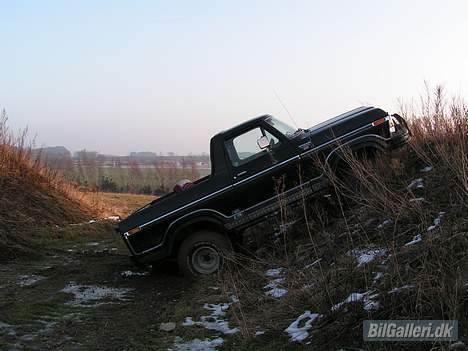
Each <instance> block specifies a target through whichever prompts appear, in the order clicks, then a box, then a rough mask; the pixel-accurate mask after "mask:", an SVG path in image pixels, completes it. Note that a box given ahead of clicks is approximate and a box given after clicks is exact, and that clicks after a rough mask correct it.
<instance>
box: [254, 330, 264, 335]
mask: <svg viewBox="0 0 468 351" xmlns="http://www.w3.org/2000/svg"><path fill="white" fill-rule="evenodd" d="M263 334H265V332H264V331H263V330H257V331H256V332H255V336H259V335H263Z"/></svg>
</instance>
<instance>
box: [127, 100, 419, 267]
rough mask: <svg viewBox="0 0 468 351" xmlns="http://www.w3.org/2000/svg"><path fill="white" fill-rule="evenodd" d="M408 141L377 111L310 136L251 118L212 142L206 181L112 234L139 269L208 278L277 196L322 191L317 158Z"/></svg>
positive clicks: (397, 120)
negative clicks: (173, 268)
mask: <svg viewBox="0 0 468 351" xmlns="http://www.w3.org/2000/svg"><path fill="white" fill-rule="evenodd" d="M409 135H410V131H409V129H408V126H407V124H406V122H405V120H404V119H403V118H402V117H400V116H399V115H396V114H394V115H389V114H388V113H387V112H385V111H383V110H381V109H379V108H375V107H360V108H357V109H354V110H352V111H349V112H346V113H344V114H341V115H339V116H336V117H334V118H332V119H329V120H327V121H325V122H323V123H320V124H318V125H316V126H314V127H312V128H310V129H297V128H293V127H291V126H289V125H287V124H285V123H283V122H281V121H279V120H277V119H275V118H274V117H272V116H269V115H265V116H261V117H257V118H254V119H251V120H249V121H247V122H245V123H242V124H240V125H238V126H236V127H234V128H231V129H229V130H226V131H224V132H221V133H218V134H217V135H215V136H214V137H213V138H212V139H211V143H210V153H211V155H210V157H211V175H209V176H207V177H204V178H201V179H199V180H197V181H195V182H194V183H192V184H189V185H190V186H184V187H179V191H174V192H172V193H170V194H168V195H165V196H163V197H161V198H158V199H156V200H154V201H152V202H151V203H149V204H147V205H146V206H144V207H143V208H141V209H139V210H137V211H136V212H134V213H133V214H131V215H130V216H129V217H128V218H126V219H124V220H123V221H121V222H120V223H119V227H118V231H119V233H120V234H121V235H122V237H123V239H124V241H125V244H126V245H127V247H128V249H129V250H130V253H131V256H132V258H133V259H134V260H135V261H137V262H138V263H151V262H154V261H158V260H162V259H165V258H176V259H177V261H178V264H179V268H180V269H181V270H182V272H183V273H184V274H187V275H189V276H198V275H203V274H211V273H214V272H216V271H217V270H218V269H219V268H220V267H221V265H222V260H223V256H224V254H226V253H228V252H230V251H231V250H232V249H233V248H235V247H237V245H238V244H239V240H241V238H242V235H241V234H242V233H243V231H244V230H245V229H246V228H248V227H250V226H252V225H254V224H257V223H259V222H261V221H264V220H265V219H267V218H270V217H271V216H274V215H275V214H276V213H277V212H278V209H279V206H280V201H278V192H281V199H282V203H283V204H284V203H287V204H293V203H295V202H298V201H301V200H302V199H303V198H304V197H305V196H307V197H310V196H314V195H315V194H317V193H318V192H320V191H322V190H323V189H324V188H326V187H327V184H328V181H327V177H326V176H325V174H324V172H323V171H322V168H320V167H316V166H314V164H316V160H317V157H319V158H320V159H322V160H324V161H325V162H327V163H329V164H332V163H335V162H336V161H337V160H339V158H340V153H341V152H342V150H343V148H345V147H346V148H349V149H351V150H352V151H353V152H354V151H359V150H365V151H366V152H367V151H371V152H373V151H386V150H391V149H395V148H397V147H399V146H401V145H403V144H405V143H406V142H407V141H408V139H409ZM314 160H315V161H314ZM298 170H300V171H298ZM279 184H281V185H280V186H279Z"/></svg>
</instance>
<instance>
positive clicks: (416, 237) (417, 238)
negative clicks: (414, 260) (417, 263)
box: [405, 234, 422, 246]
mask: <svg viewBox="0 0 468 351" xmlns="http://www.w3.org/2000/svg"><path fill="white" fill-rule="evenodd" d="M420 241H422V235H421V234H418V235H416V236H414V237H413V240H411V241H409V242H407V243H406V244H405V246H410V245H414V244H417V243H419V242H420Z"/></svg>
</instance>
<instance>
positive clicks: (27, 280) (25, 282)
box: [17, 274, 45, 286]
mask: <svg viewBox="0 0 468 351" xmlns="http://www.w3.org/2000/svg"><path fill="white" fill-rule="evenodd" d="M43 279H45V277H43V276H40V275H33V274H31V275H26V274H25V275H20V276H18V280H17V282H18V285H19V286H31V285H33V284H35V283H37V282H38V281H40V280H43Z"/></svg>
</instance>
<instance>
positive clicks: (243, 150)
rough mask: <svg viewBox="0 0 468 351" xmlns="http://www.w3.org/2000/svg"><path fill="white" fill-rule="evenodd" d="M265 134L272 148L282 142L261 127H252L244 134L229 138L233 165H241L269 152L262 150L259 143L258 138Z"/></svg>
mask: <svg viewBox="0 0 468 351" xmlns="http://www.w3.org/2000/svg"><path fill="white" fill-rule="evenodd" d="M263 136H266V137H267V138H268V140H270V146H271V147H272V148H275V146H276V145H279V143H280V142H279V140H278V138H276V137H275V136H274V135H272V134H270V133H269V132H268V131H266V130H263V129H262V128H260V127H257V128H254V129H251V130H249V131H248V132H245V133H244V134H241V135H238V136H236V137H235V138H233V139H230V140H228V141H227V143H226V145H227V149H228V153H229V157H230V158H231V162H232V164H233V166H235V167H237V166H240V165H242V164H244V163H247V162H249V161H251V160H254V159H256V158H257V157H260V156H262V155H263V154H264V153H265V152H267V150H266V149H263V150H262V149H261V148H260V147H259V146H258V143H257V141H258V139H260V138H261V137H263Z"/></svg>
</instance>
